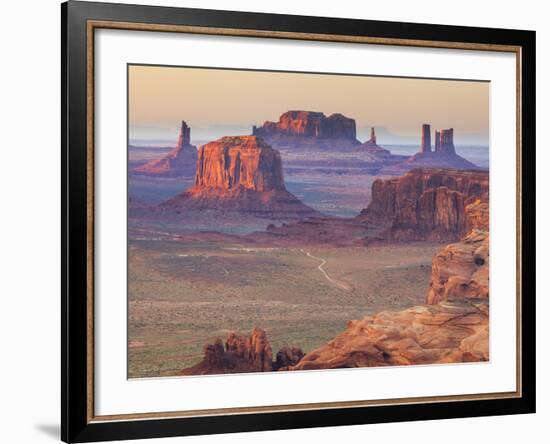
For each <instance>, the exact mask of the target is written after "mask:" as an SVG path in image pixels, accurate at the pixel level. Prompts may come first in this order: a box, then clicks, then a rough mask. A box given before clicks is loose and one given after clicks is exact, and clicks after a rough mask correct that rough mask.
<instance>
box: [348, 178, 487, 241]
mask: <svg viewBox="0 0 550 444" xmlns="http://www.w3.org/2000/svg"><path fill="white" fill-rule="evenodd" d="M488 199H489V174H488V173H487V172H484V171H462V170H452V169H428V168H425V169H416V170H412V171H410V172H408V173H407V174H405V175H404V176H401V177H397V178H392V179H387V180H383V179H377V180H376V181H375V182H374V183H373V185H372V199H371V202H370V204H369V206H368V207H367V208H366V209H365V210H363V211H362V212H361V214H360V215H359V216H358V218H359V219H361V220H364V221H366V222H368V223H369V224H371V225H377V226H379V227H381V229H382V231H381V233H380V236H381V237H382V238H384V239H386V240H458V239H460V237H462V236H463V235H465V234H466V233H467V232H468V231H469V229H470V228H471V224H472V221H471V220H470V218H471V217H474V216H473V215H472V216H470V218H469V217H468V216H467V211H466V207H467V206H468V205H469V204H471V203H473V202H475V201H477V200H479V201H480V202H484V203H487V202H488ZM472 214H473V213H472Z"/></svg>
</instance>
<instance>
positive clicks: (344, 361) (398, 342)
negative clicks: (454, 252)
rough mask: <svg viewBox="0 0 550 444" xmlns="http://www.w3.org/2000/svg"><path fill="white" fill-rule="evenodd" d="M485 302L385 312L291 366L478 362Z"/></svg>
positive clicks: (483, 355) (354, 324)
mask: <svg viewBox="0 0 550 444" xmlns="http://www.w3.org/2000/svg"><path fill="white" fill-rule="evenodd" d="M488 337H489V308H488V303H487V301H486V300H483V301H482V300H466V299H462V300H457V301H453V302H444V303H441V304H438V305H431V306H418V307H412V308H409V309H406V310H403V311H400V312H381V313H378V314H376V315H374V316H366V317H365V318H363V319H362V320H358V321H350V322H349V324H348V328H347V330H345V331H344V332H343V333H341V334H339V335H338V336H336V338H334V339H333V340H332V341H330V342H329V343H327V344H326V345H324V346H322V347H320V348H318V349H317V350H313V351H311V352H309V353H308V354H306V356H304V358H303V359H302V360H301V361H300V362H299V363H298V364H297V365H295V366H293V367H291V368H290V370H320V369H334V368H351V367H377V366H389V365H413V364H441V363H451V362H455V363H456V362H478V361H487V360H488V359H489V350H488V345H489V341H488Z"/></svg>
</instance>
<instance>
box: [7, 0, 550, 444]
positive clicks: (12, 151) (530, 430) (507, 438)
mask: <svg viewBox="0 0 550 444" xmlns="http://www.w3.org/2000/svg"><path fill="white" fill-rule="evenodd" d="M119 2H121V3H136V1H134V2H132V1H123V0H119ZM137 2H138V3H139V1H137ZM144 3H149V4H158V5H168V6H189V7H202V8H212V9H233V10H242V11H258V12H274V13H288V14H304V15H321V16H337V17H353V18H365V19H377V20H394V21H411V22H423V23H441V24H449V25H453V24H460V25H470V26H488V27H502V28H520V29H532V30H533V29H534V30H536V31H537V46H538V47H537V57H538V60H537V78H538V81H537V157H538V159H537V188H538V195H537V204H538V205H537V207H538V211H537V226H538V230H537V239H538V242H537V244H538V251H537V272H538V275H539V281H538V284H537V304H538V315H537V322H538V340H537V351H538V365H537V367H538V369H537V373H538V381H537V384H538V406H537V409H538V413H537V414H535V415H524V416H511V417H498V418H496V417H495V418H474V419H460V420H445V421H430V422H415V423H400V424H381V425H370V426H352V427H335V428H324V429H310V430H290V431H280V432H262V433H248V434H235V435H223V436H210V437H208V436H207V437H191V438H171V439H165V440H156V441H149V442H155V443H157V442H158V443H161V442H166V443H168V442H182V443H187V444H190V443H193V444H194V443H203V444H204V443H219V442H224V443H225V442H227V443H256V442H258V441H262V442H263V443H265V444H269V443H280V442H287V443H292V442H308V441H313V442H323V443H324V442H327V443H328V442H346V441H348V442H374V443H384V444H390V443H402V442H422V443H424V444H430V443H434V444H435V443H438V444H439V443H440V442H442V441H444V442H446V443H448V444H452V443H460V444H464V442H470V443H476V442H483V441H486V440H491V441H492V442H500V443H512V442H514V443H517V442H522V441H525V440H526V439H529V440H530V441H532V442H535V443H538V442H543V441H544V440H545V438H543V436H546V435H547V434H548V433H547V424H548V421H550V400H549V399H548V398H549V396H550V384H549V382H548V378H545V377H544V376H545V375H548V374H549V371H550V360H549V357H548V344H547V340H548V338H549V336H550V323H548V322H545V321H546V317H547V316H546V313H548V312H549V310H550V304H549V302H548V299H547V298H546V297H545V296H546V295H547V294H548V293H549V292H550V284H549V282H548V280H545V279H544V274H545V273H544V272H545V271H546V270H547V269H548V268H549V266H550V262H549V259H548V257H547V254H546V251H545V250H546V249H547V248H548V247H550V235H549V233H548V232H546V231H544V229H543V228H544V225H548V216H550V208H549V205H548V203H549V202H548V198H547V196H546V195H545V194H544V191H546V190H550V175H549V174H548V173H546V171H545V166H546V165H548V164H550V149H548V148H547V147H548V146H549V144H550V138H549V136H548V134H545V133H544V131H545V128H546V127H547V122H549V121H550V106H549V101H550V87H549V86H548V83H549V82H548V80H549V79H550V66H549V65H550V27H549V26H548V17H549V16H550V15H549V12H548V11H547V10H546V9H547V8H546V5H545V2H541V1H537V0H523V1H521V2H518V1H513V2H512V1H509V0H501V1H495V0H491V1H485V2H480V1H479V0H461V1H460V2H453V3H452V4H449V5H448V6H447V4H446V3H445V2H441V1H440V0H416V1H409V0H395V1H392V2H368V3H367V2H358V1H356V0H355V1H354V0H339V1H338V2H334V1H331V2H324V3H323V2H320V1H319V0H301V1H299V2H297V1H296V0H277V1H275V2H269V3H267V2H265V3H260V2H258V1H257V0H256V1H254V0H233V1H232V2H227V1H225V2H224V1H223V0H204V1H200V0H195V1H175V0H172V1H169V0H168V1H154V0H148V1H145V2H144ZM59 16H60V13H59V2H58V0H27V1H24V2H16V1H14V2H5V3H4V4H3V9H2V18H3V20H2V26H1V27H0V33H1V39H0V42H1V43H0V153H1V154H0V208H1V210H0V211H1V213H0V300H1V305H0V341H1V342H0V344H1V348H0V356H1V357H2V358H1V362H0V423H1V426H0V441H2V442H6V443H33V444H34V443H36V444H39V443H44V442H55V441H56V440H58V434H59V410H60V399H59V372H60V364H59V361H60V358H59V356H60V346H59V342H60V341H59V325H60V315H59V311H60V310H59V307H60V302H59V293H60V282H59V281H60V279H59V277H60V248H59V243H60V233H59V231H60V229H59V226H60V216H59V214H60V196H59V195H60V179H59V177H60V167H59V164H60V149H59V146H60V134H59V132H60V131H59V126H60V116H59V112H60V104H59V97H60V90H59V88H60V68H59V65H60V60H59V46H60V44H59V39H60V31H59V27H60V21H59ZM526 296H527V297H529V295H526ZM532 297H535V295H532ZM143 442H145V441H143Z"/></svg>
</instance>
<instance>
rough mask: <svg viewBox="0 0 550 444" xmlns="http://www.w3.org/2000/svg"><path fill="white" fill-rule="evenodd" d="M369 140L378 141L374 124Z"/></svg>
mask: <svg viewBox="0 0 550 444" xmlns="http://www.w3.org/2000/svg"><path fill="white" fill-rule="evenodd" d="M368 141H369V142H372V143H376V133H375V132H374V126H373V127H371V129H370V139H369V140H368Z"/></svg>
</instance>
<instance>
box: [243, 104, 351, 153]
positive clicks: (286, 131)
mask: <svg viewBox="0 0 550 444" xmlns="http://www.w3.org/2000/svg"><path fill="white" fill-rule="evenodd" d="M356 133H357V131H356V125H355V120H354V119H350V118H348V117H346V116H344V115H342V114H338V113H337V114H331V115H330V116H328V117H326V116H325V115H324V114H323V113H321V112H315V111H287V112H286V113H284V114H282V115H281V116H280V117H279V121H278V122H269V121H267V122H264V124H263V125H262V126H259V127H257V126H254V127H253V128H252V135H254V136H259V137H262V138H263V139H265V140H266V141H267V142H268V143H269V144H271V145H272V146H273V147H275V148H277V149H311V150H334V151H336V150H351V149H353V148H354V147H356V146H358V145H359V144H360V142H359V141H358V140H357V135H356Z"/></svg>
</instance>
